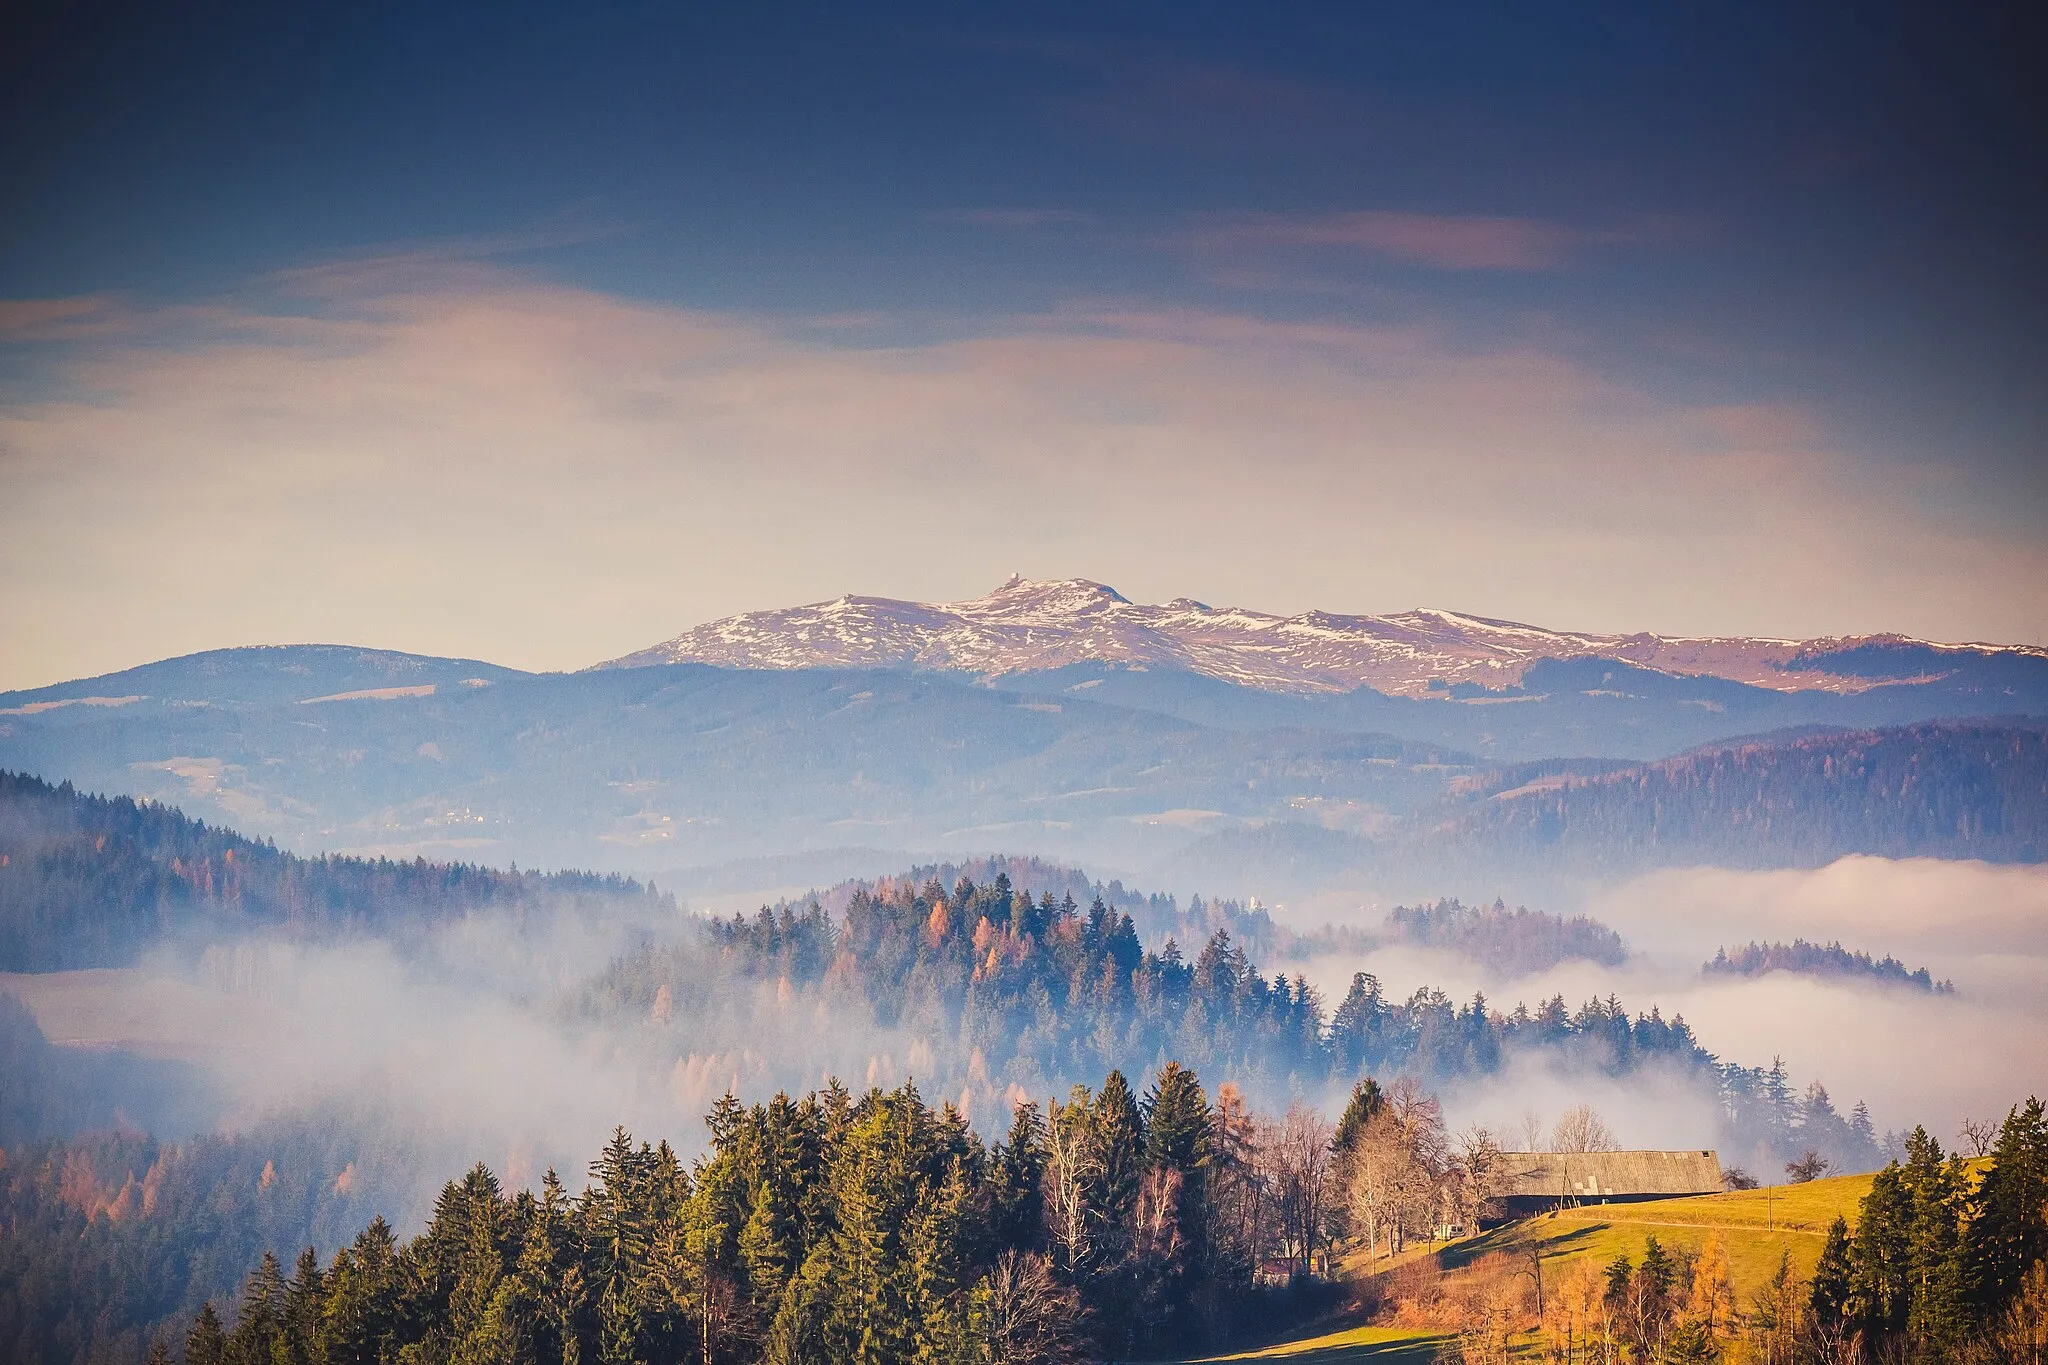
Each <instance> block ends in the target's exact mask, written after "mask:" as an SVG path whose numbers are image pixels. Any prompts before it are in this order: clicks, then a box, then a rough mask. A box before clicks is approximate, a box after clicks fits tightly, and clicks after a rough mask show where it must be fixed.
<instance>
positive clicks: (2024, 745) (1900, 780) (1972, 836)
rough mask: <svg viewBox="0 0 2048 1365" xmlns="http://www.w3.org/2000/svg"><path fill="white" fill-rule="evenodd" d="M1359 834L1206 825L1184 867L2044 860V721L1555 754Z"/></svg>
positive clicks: (1346, 879)
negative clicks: (1623, 756) (1639, 754)
mask: <svg viewBox="0 0 2048 1365" xmlns="http://www.w3.org/2000/svg"><path fill="white" fill-rule="evenodd" d="M1452 787H1453V791H1452V794H1451V796H1450V797H1449V798H1447V799H1446V800H1445V801H1443V802H1441V803H1439V804H1438V805H1436V806H1434V807H1432V808H1431V809H1428V810H1425V811H1420V812H1417V813H1415V814H1413V815H1411V816H1407V817H1404V818H1402V819H1400V820H1394V821H1389V822H1387V823H1386V824H1384V825H1383V826H1382V827H1381V828H1380V829H1378V830H1377V831H1375V832H1373V833H1370V834H1362V833H1358V832H1353V831H1347V830H1344V829H1341V828H1331V827H1328V826H1326V825H1322V824H1308V823H1306V822H1303V821H1300V820H1279V821H1274V822H1272V823H1269V824H1266V825H1262V826H1258V827H1247V828H1240V829H1230V830H1225V831H1222V832H1219V833H1217V834H1213V835H1209V836H1207V837H1205V838H1203V839H1202V840H1200V841H1198V842H1196V843H1194V844H1193V845H1191V846H1190V847H1188V848H1187V849H1186V850H1184V851H1183V852H1182V854H1181V855H1180V857H1179V859H1178V861H1177V867H1178V868H1179V869H1180V871H1181V874H1182V875H1183V876H1185V877H1190V878H1199V879H1200V880H1201V882H1202V884H1203V885H1206V886H1215V887H1218V888H1219V889H1223V890H1226V891H1235V890H1237V889H1239V888H1242V887H1250V886H1258V887H1261V888H1264V894H1268V895H1274V896H1281V895H1292V894H1296V893H1301V892H1307V891H1312V890H1314V889H1317V888H1320V887H1327V886H1329V885H1332V884H1343V883H1350V884H1355V885H1360V886H1364V887H1370V888H1371V889H1372V890H1373V891H1374V892H1376V893H1378V894H1383V895H1386V896H1389V897H1406V896H1411V895H1430V894H1441V892H1442V890H1443V889H1444V888H1445V887H1446V886H1447V885H1462V884H1474V885H1479V886H1483V887H1489V888H1491V887H1506V888H1509V889H1511V890H1512V891H1513V892H1514V894H1516V895H1518V896H1528V897H1530V898H1536V897H1540V896H1542V895H1544V894H1554V893H1556V892H1557V891H1558V890H1559V889H1560V888H1563V887H1567V886H1570V885H1583V884H1584V883H1586V882H1587V881H1590V880H1598V879H1609V878H1619V877H1626V876H1631V875H1634V874H1636V873H1640V872H1645V871H1648V870H1651V869H1653V868H1660V867H1689V866H1716V867H1737V868H1768V867H1819V866H1822V865H1824V864H1826V863H1830V862H1833V861H1834V860H1835V859H1837V858H1842V857H1845V856H1848V855H1852V854H1868V855H1874V856H1879V857H1887V858H1912V857H1928V858H1969V859H1981V860H1983V861H1986V862H1998V863H2037V862H2040V861H2042V860H2043V859H2044V858H2048V724H2044V723H2043V722H2041V721H2038V720H2012V719H1993V720H1978V721H1954V722H1933V723H1928V724H1923V725H1911V726H1903V727H1899V728H1896V729H1885V730H1858V731H1836V730H1828V731H1820V732H1808V731H1798V732H1794V733H1791V734H1785V735H1766V736H1760V737H1758V738H1755V739H1749V740H1743V741H1739V742H1731V743H1727V744H1720V745H1713V746H1710V747H1707V748H1703V749H1698V750H1694V751H1692V752H1689V753H1685V754H1681V755H1678V756H1676V757H1673V758H1667V759H1661V760H1658V761H1656V762H1652V763H1641V764H1633V765H1629V766H1626V767H1619V768H1617V767H1616V766H1615V765H1613V764H1611V763H1607V762H1604V761H1603V762H1597V763H1574V762H1570V761H1562V760H1561V761H1557V762H1553V763H1544V764H1530V765H1518V766H1516V767H1511V768H1508V769H1502V770H1498V771H1496V772H1493V773H1491V774H1473V775H1469V776H1465V777H1460V778H1459V779H1457V780H1456V781H1455V782H1454V783H1453V784H1452Z"/></svg>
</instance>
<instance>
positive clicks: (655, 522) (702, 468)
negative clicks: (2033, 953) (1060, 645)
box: [0, 0, 2048, 687]
mask: <svg viewBox="0 0 2048 1365" xmlns="http://www.w3.org/2000/svg"><path fill="white" fill-rule="evenodd" d="M722 8H724V9H725V10H727V11H728V12H727V13H726V14H724V15H723V16H719V15H716V14H714V13H712V10H713V9H714V7H708V6H697V7H680V6H671V5H649V6H644V7H643V6H587V5H586V6H574V7H571V6H561V7H543V6H533V7H512V6H502V5H489V6H485V5H478V6H474V7H468V6H459V5H441V6H435V7H432V8H431V9H423V8H422V7H396V6H390V7H387V6H379V5H353V6H346V7H343V6H334V7H323V8H321V9H320V11H319V12H317V13H315V12H312V10H311V9H310V8H307V7H274V6H272V7H257V6H224V5H204V4H202V5H198V6H187V7H161V6H158V7H148V8H144V7H140V6H136V7H125V6H118V5H111V4H91V3H85V4H75V3H74V4H62V5H59V4H53V3H47V0H44V2H41V3H31V4H29V5H27V6H14V7H9V10H8V17H7V18H5V19H0V687H9V686H23V685H31V684H36V683H43V682H49V681H54V680H57V679H61V678H65V677H70V676H78V675H81V674H87V673H93V672H99V671H104V670H107V669H112V668H117V667H122V666H125V665H129V664H133V663H138V662H142V661H144V660H147V659H151V658H156V657H161V656H164V655H169V654H175V653H182V652H187V651H190V650H196V649H202V648H209V647H214V646H219V645H227V644H242V643H258V642H283V641H298V640H334V641H346V642H354V643H363V644H375V645H383V646H389V647H394V648H406V649H413V650H418V651H422V652H430V653H439V654H463V655H472V656H481V657H485V658H489V659H492V660H495V661H498V662H502V663H506V664H513V665H520V666H526V667H551V668H562V667H575V666H580V665H582V664H585V663H589V662H593V661H595V660H598V659H601V658H608V657H612V656H615V655H618V654H621V653H624V652H626V651H628V650H630V649H634V648H638V647H640V646H643V645H646V644H648V643H651V642H652V641H654V640H656V639H659V638H663V637H666V636H669V635H673V634H675V633H676V632H678V631H680V630H681V629H683V628H685V627H687V626H689V625H692V624H695V623H697V622H699V621H702V620H704V619H707V618H710V617H714V616H718V615H723V614H726V613H729V612H732V611H737V610H744V609H748V608H754V607H764V606H775V605H784V604H787V603H789V602H793V601H801V600H815V599H819V598H824V597H830V596H835V595H837V594H839V593H841V592H846V591H859V592H870V593H884V594H891V595H900V596H917V597H931V598H954V597H962V596H969V595H974V594H977V593H980V592H982V591H985V590H987V589H988V588H989V587H992V586H993V585H994V584H995V583H997V582H999V581H1000V580H1001V579H1002V578H1003V577H1004V576H1005V575H1007V574H1008V573H1010V572H1012V571H1022V572H1024V573H1026V574H1029V575H1032V576H1039V577H1054V576H1071V575H1082V576H1087V577H1092V578H1097V579H1102V580H1104V581H1108V582H1111V583H1114V584H1115V585H1116V586H1118V587H1119V588H1121V589H1122V590H1123V591H1124V592H1125V593H1126V594H1127V595H1129V596H1132V597H1135V598H1149V599H1153V600H1160V599H1164V598H1168V597H1173V596H1179V595H1182V594H1186V595H1190V596H1195V597H1199V598H1202V599H1203V600H1206V601H1211V602H1218V603H1236V604H1241V605H1246V606H1252V607H1258V608H1262V609H1267V610H1281V611H1292V610H1301V609H1305V608H1308V607H1311V606H1317V607H1322V608H1325V609H1330V610H1339V611H1379V610H1394V609H1400V608H1405V607H1409V606H1414V605H1419V604H1429V605H1437V606H1446V607H1452V608H1457V609H1461V610H1466V611H1473V612H1478V613H1481V614H1485V615H1491V616H1508V617H1516V618H1521V619H1527V620H1532V621H1536V622H1538V623H1542V624H1548V625H1555V626H1561V627H1572V628H1584V629H1654V630H1663V631H1673V632H1675V631H1722V632H1748V633H1769V634H1818V633H1836V632H1852V631H1866V630H1876V629H1897V630H1904V631H1908V632H1911V633H1915V634H1921V635H1927V636H1933V637H1937V638H1944V639H1968V638H1987V639H1996V640H2008V641H2030V642H2041V641H2044V640H2048V469H2044V465H2048V461H2044V459H2043V455H2044V442H2048V420H2044V414H2048V399H2044V393H2048V384H2044V378H2048V321H2044V319H2048V309H2044V304H2043V301H2044V283H2043V270H2042V265H2041V260H2040V256H2041V251H2040V238H2041V223H2042V222H2043V221H2048V177H2044V176H2043V175H2042V167H2043V165H2044V162H2048V158H2044V155H2043V153H2044V141H2043V135H2042V132H2041V130H2042V129H2043V128H2048V117H2043V111H2042V110H2040V109H2039V108H2038V107H2036V106H2035V104H2034V103H2033V101H2034V100H2036V99H2037V98H2038V97H2037V96H2035V95H2034V94H2033V93H2032V92H2031V91H2030V90H2029V89H2028V79H2029V77H2030V75H2031V71H2030V66H2029V63H2031V61H2032V60H2033V56H2034V54H2036V53H2038V51H2039V50H2040V46H2039V44H2040V40H2041V36H2042V35H2041V34H2040V32H2039V28H2040V24H2039V21H2038V20H2026V21H2020V20H2017V19H2013V20H2006V19H2003V18H1996V17H1993V11H1992V10H1990V9H1988V8H1985V9H1976V10H1973V9H1972V8H1971V7H1968V6H1960V7H1956V6H1951V7H1941V8H1940V10H1939V12H1938V13H1937V12H1936V7H1933V6H1922V7H1908V8H1918V9H1921V10H1924V11H1925V12H1926V13H1925V16H1924V17H1901V16H1900V15H1899V14H1898V13H1895V12H1890V11H1885V12H1880V10H1879V7H1872V6H1854V7H1852V6H1847V5H1843V6H1791V7H1788V6H1783V5H1771V6H1754V7H1736V6H1728V5H1713V6H1707V5H1701V6H1678V5H1672V6H1652V7H1643V6H1624V5H1619V4H1616V5H1611V6H1601V5H1582V6H1573V7H1568V8H1567V7H1555V6H1553V7H1534V8H1532V7H1529V6H1526V5H1502V6H1499V7H1486V6H1464V5H1445V6H1398V7H1395V6H1389V7H1383V8H1378V9H1375V8H1372V7H1367V6H1358V5H1344V6H1328V7H1317V6H1299V7H1287V8H1286V10H1285V12H1284V14H1278V15H1276V13H1275V10H1276V9H1278V8H1279V7H1273V6H1249V5H1247V6H1240V7H1218V6H1191V5H1185V4H1178V5H1171V6H1167V5H1161V6H1156V7H1153V6H1124V7H1118V8H1117V11H1116V15H1117V17H1114V18H1105V17H1104V16H1103V15H1102V14H1101V13H1099V12H1098V11H1099V9H1100V8H1101V7H1096V6H1075V7H1072V8H1062V7H1056V6H1034V7H1030V8H1029V9H1028V10H1027V9H1024V8H1022V7H1017V8H1014V9H1012V10H1011V11H1009V12H1007V13H1005V12H1002V11H998V10H995V9H992V8H991V9H978V10H973V11H969V10H963V9H962V8H961V7H957V6H932V7H929V8H918V7H905V6H891V7H886V8H876V7H862V8H860V9H858V10H854V9H847V8H844V7H841V8H838V9H832V8H826V7H819V8H818V9H816V10H801V9H796V8H791V7H777V6H769V5H755V6H730V7H722ZM2015 9H2016V7H2015Z"/></svg>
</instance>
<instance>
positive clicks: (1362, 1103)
mask: <svg viewBox="0 0 2048 1365" xmlns="http://www.w3.org/2000/svg"><path fill="white" fill-rule="evenodd" d="M1386 1106H1387V1099H1386V1096H1385V1095H1383V1094H1382V1093H1381V1092H1380V1083H1379V1082H1378V1081H1376V1080H1374V1079H1373V1078H1372V1077H1370V1076H1367V1077H1366V1078H1365V1079H1364V1080H1362V1081H1360V1082H1358V1084H1356V1085H1354V1086H1352V1087H1351V1098H1350V1099H1349V1100H1348V1101H1346V1102H1345V1105H1344V1113H1343V1114H1342V1115H1341V1116H1340V1117H1339V1118H1338V1120H1337V1132H1336V1135H1335V1136H1334V1137H1332V1138H1331V1140H1330V1149H1331V1150H1332V1151H1334V1152H1336V1153H1337V1155H1338V1156H1339V1157H1340V1158H1341V1157H1345V1156H1349V1155H1350V1153H1351V1152H1352V1150H1353V1149H1354V1148H1356V1147H1357V1146H1358V1143H1359V1140H1360V1139H1361V1138H1363V1137H1364V1136H1365V1129H1366V1126H1367V1125H1368V1124H1370V1123H1371V1122H1372V1121H1373V1120H1374V1119H1376V1118H1378V1117H1379V1116H1380V1111H1381V1110H1382V1109H1385V1108H1386Z"/></svg>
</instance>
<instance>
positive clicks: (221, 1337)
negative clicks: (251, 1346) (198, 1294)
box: [185, 1299, 228, 1365]
mask: <svg viewBox="0 0 2048 1365" xmlns="http://www.w3.org/2000/svg"><path fill="white" fill-rule="evenodd" d="M227 1357H228V1339H227V1334H226V1333H225V1332H223V1331H222V1330H221V1326H220V1314H218V1313H216V1312H214V1311H213V1301H212V1300H210V1299H209V1300H208V1301H207V1302H205V1303H202V1304H200V1305H199V1312H198V1314H197V1315H196V1316H195V1317H194V1318H193V1319H192V1330H191V1331H189V1332H187V1333H186V1334H185V1365H226V1362H227Z"/></svg>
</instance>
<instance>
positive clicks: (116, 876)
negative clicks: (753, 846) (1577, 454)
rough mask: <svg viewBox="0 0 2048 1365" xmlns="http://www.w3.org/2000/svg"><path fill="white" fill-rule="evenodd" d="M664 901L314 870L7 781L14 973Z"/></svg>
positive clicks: (597, 885)
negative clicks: (243, 939)
mask: <svg viewBox="0 0 2048 1365" xmlns="http://www.w3.org/2000/svg"><path fill="white" fill-rule="evenodd" d="M651 897H655V893H654V892H653V891H651V890H650V889H647V888H644V887H642V886H641V885H640V884H639V883H637V882H635V881H632V880H630V879H628V878H624V877H619V876H616V875H609V876H599V875H597V874H594V873H587V872H549V873H541V872H520V871H518V870H516V869H515V870H513V871H509V872H504V871H499V870H497V869H494V868H487V867H478V866H474V865H472V864H468V863H432V862H428V861H427V860H426V859H424V858H416V859H414V860H412V861H410V862H402V861H395V860H392V859H389V858H351V857H338V856H327V857H320V858H301V857H297V856H295V855H293V854H290V853H284V852H280V851H279V850H278V849H277V847H276V846H275V845H273V844H270V843H267V842H258V841H256V840H253V839H247V838H244V837H243V836H241V835H239V834H236V833H235V832H234V831H232V830H228V829H223V828H220V827H219V826H211V825H207V824H205V823H203V822H201V821H197V820H190V819H187V818H186V817H185V816H184V815H183V814H182V813H180V812H179V811H178V810H176V809H174V808H172V807H169V806H161V805H158V804H156V803H154V802H150V801H141V802H138V801H134V800H131V799H129V798H128V797H125V796H118V797H107V796H93V795H87V794H85V793H82V792H78V791H75V790H73V789H72V787H71V784H70V783H68V782H67V783H64V784H62V785H60V786H51V785H50V784H49V783H47V782H43V781H41V780H40V779H38V778H35V777H30V776H27V775H25V774H21V773H11V772H4V771H0V970H5V971H58V970H64V969H68V968H77V967H111V966H121V965H124V964H126V963H129V962H132V961H134V960H135V958H136V957H137V956H138V955H139V954H140V953H141V952H142V951H143V950H144V949H145V948H147V947H148V946H149V945H151V944H152V943H155V942H157V941H158V940H160V939H162V938H164V937H166V936H169V935H172V934H176V933H180V932H185V931H200V932H207V933H216V934H217V933H224V932H234V931H238V930H248V929H258V928H269V929H284V930H289V931H292V932H298V933H333V932H338V931H363V932H379V931H386V930H391V929H395V928H400V927H412V926H418V925H420V924H423V923H434V922H437V921H443V920H447V919H451V918H459V917H461V916H462V915H465V914H468V913H470V912H472V911H477V910H484V909H496V910H505V909H517V908H520V907H523V906H533V905H537V904H538V903H540V902H541V901H542V900H543V899H544V898H545V899H546V900H547V901H548V902H549V904H551V905H561V904H565V903H569V902H573V901H579V900H580V901H591V902H595V901H609V902H616V901H618V900H621V899H632V900H640V899H642V898H651ZM658 899H663V900H664V901H665V900H666V898H658Z"/></svg>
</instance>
